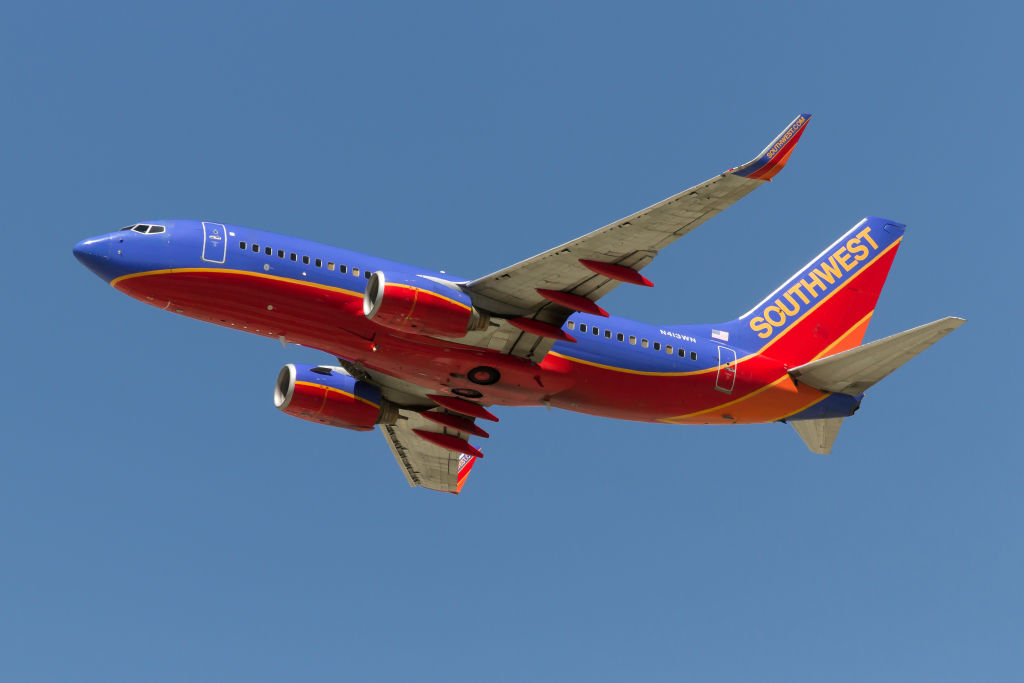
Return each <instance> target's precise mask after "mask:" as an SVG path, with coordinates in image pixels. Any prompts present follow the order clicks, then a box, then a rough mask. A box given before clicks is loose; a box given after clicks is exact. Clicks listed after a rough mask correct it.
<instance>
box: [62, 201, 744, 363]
mask: <svg viewBox="0 0 1024 683" xmlns="http://www.w3.org/2000/svg"><path fill="white" fill-rule="evenodd" d="M74 253H75V256H76V257H77V258H78V260H79V261H81V262H82V263H83V264H84V265H86V266H87V267H88V268H89V269H90V270H92V271H93V272H94V273H96V274H97V275H98V276H99V277H101V278H102V279H103V280H105V281H107V282H113V281H115V280H116V279H118V278H121V277H125V276H129V275H134V274H137V273H143V272H152V271H162V270H171V269H175V270H177V269H192V268H210V269H225V270H235V271H247V272H252V273H264V274H268V275H274V276H277V277H284V278H288V279H292V280H296V281H300V282H310V283H316V284H320V285H325V286H329V287H335V288H339V289H343V290H346V291H349V292H352V293H354V294H357V295H360V296H361V295H362V294H363V292H364V291H365V289H366V281H367V279H368V278H369V276H370V274H371V273H372V272H374V271H378V270H383V271H390V272H400V273H406V274H412V275H424V276H428V277H433V278H439V279H444V280H448V281H453V282H462V281H464V280H463V279H461V278H457V277H453V276H452V275H450V274H445V273H443V272H440V271H431V270H426V269H422V268H417V267H414V266H410V265H407V264H404V263H399V262H396V261H390V260H387V259H382V258H379V257H376V256H369V255H367V254H361V253H358V252H354V251H349V250H347V249H341V248H338V247H333V246H328V245H325V244H321V243H318V242H313V241H310V240H304V239H301V238H297V237H291V236H288V235H281V234H276V233H271V232H264V231H261V230H253V229H251V228H244V227H240V226H235V225H227V224H220V223H210V222H202V221H193V220H180V219H178V220H157V221H147V222H144V223H140V224H137V225H135V226H128V227H126V228H122V229H121V230H118V231H115V232H111V233H108V234H106V235H101V236H98V237H94V238H90V239H87V240H83V241H82V242H79V243H78V244H77V245H75V248H74ZM725 325H728V324H724V325H721V326H718V327H725ZM563 329H564V330H565V331H566V332H567V333H568V334H570V335H571V336H573V337H574V338H575V339H576V340H577V342H576V343H570V342H556V343H555V345H554V346H553V348H552V351H554V352H555V353H558V354H561V355H564V356H569V357H572V358H576V359H579V360H583V361H586V362H590V363H596V364H599V365H608V366H614V367H620V368H629V369H630V370H634V371H638V372H656V373H664V372H671V373H677V372H691V371H697V370H701V369H704V368H708V367H714V366H715V365H717V364H718V363H719V349H718V346H719V345H720V344H722V343H726V344H728V342H729V339H728V331H725V332H723V331H722V330H717V328H716V327H714V326H711V325H687V326H679V325H661V326H658V325H649V324H645V323H640V322H636V321H633V320H629V319H627V318H621V317H618V316H611V317H608V318H605V317H601V316H595V315H589V314H585V313H576V314H574V315H572V316H571V317H570V318H569V320H568V321H567V322H566V324H565V325H564V326H563ZM723 333H724V335H725V338H724V339H722V338H721V335H723ZM713 334H717V335H719V339H717V340H716V339H714V338H713V337H712V335H713ZM740 355H743V354H740Z"/></svg>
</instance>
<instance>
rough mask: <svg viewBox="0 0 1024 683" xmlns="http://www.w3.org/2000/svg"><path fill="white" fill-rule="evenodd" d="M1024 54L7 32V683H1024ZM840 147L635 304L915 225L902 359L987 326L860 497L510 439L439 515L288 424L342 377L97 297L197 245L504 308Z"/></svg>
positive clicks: (310, 11) (944, 19)
mask: <svg viewBox="0 0 1024 683" xmlns="http://www.w3.org/2000/svg"><path fill="white" fill-rule="evenodd" d="M1020 23H1021V15H1020V11H1019V9H1018V8H1017V7H1015V6H1011V5H1009V4H1007V5H1005V6H1001V5H999V4H990V5H978V6H975V7H967V6H964V5H963V4H962V3H955V4H954V3H928V4H924V3H921V4H918V3H906V4H903V3H856V4H855V6H854V5H848V6H841V7H832V6H827V7H826V6H824V5H822V6H819V5H818V4H817V3H808V4H801V3H750V4H749V5H747V4H739V5H737V4H722V3H718V4H713V3H712V5H711V6H706V5H705V6H700V7H682V6H679V5H678V3H668V4H664V5H659V4H644V3H631V4H630V5H629V6H617V5H604V4H598V3H583V4H577V5H560V6H553V5H550V4H547V3H541V4H531V3H516V4H514V5H504V6H502V7H500V8H497V9H495V8H490V7H483V6H481V5H480V4H478V3H465V4H451V3H446V4H442V5H437V6H430V7H428V6H426V5H422V6H421V5H419V4H411V5H404V4H388V5H384V4H381V5H377V6H372V7H365V6H345V5H341V4H340V3H325V4H316V3H308V4H307V3H295V4H290V5H288V6H271V5H262V4H259V3H230V4H225V3H214V4H209V3H194V2H177V3H174V4H173V5H167V6H162V7H157V8H154V7H149V6H144V5H141V4H138V3H123V4H122V3H100V4H96V5H90V6H88V7H86V6H84V5H81V4H79V3H32V4H21V5H17V6H11V7H8V8H6V10H5V20H4V21H3V22H2V25H0V57H2V60H0V74H2V76H3V78H2V84H3V88H2V91H3V101H4V106H3V107H2V108H0V123H2V127H3V131H4V136H3V138H4V144H3V157H4V162H5V163H3V164H2V165H0V180H2V185H3V188H4V191H3V195H2V196H3V198H4V199H3V202H2V203H0V217H2V220H3V229H4V235H5V239H6V240H7V243H6V250H7V259H6V260H5V264H6V267H5V268H3V269H2V271H0V273H2V275H0V277H2V278H3V285H4V291H5V292H6V293H7V296H6V297H5V303H6V311H5V312H6V315H5V318H4V330H5V334H4V335H3V336H2V341H0V344H2V348H3V351H4V354H3V356H4V360H5V363H6V367H5V369H4V372H3V375H4V378H5V385H6V386H5V391H4V392H3V394H2V398H0V402H2V404H3V405H2V407H3V410H2V411H0V420H2V421H3V422H2V423H3V433H4V439H3V443H4V448H3V449H2V450H3V455H2V457H0V540H2V543H3V559H2V562H0V612H2V614H3V618H2V619H0V678H2V679H3V680H12V681H13V680H17V681H66V680H83V681H84V680H95V681H138V680H146V681H181V680H190V681H225V680H244V681H277V680H310V681H313V680H339V679H342V680H346V679H370V680H407V679H409V678H418V679H424V680H436V679H442V678H444V679H446V680H473V681H476V680H523V679H530V680H566V679H569V680H573V679H587V680H623V679H642V680H652V681H658V680H680V679H684V678H689V679H697V680H716V681H749V680H759V681H776V680H777V681H792V680H817V681H860V680H875V681H906V680H1007V679H1012V678H1014V677H1016V676H1018V675H1019V671H1020V668H1021V665H1022V664H1024V661H1022V659H1024V657H1022V654H1024V647H1022V645H1021V638H1020V636H1021V633H1022V630H1024V623H1022V621H1024V619H1022V616H1021V615H1022V614H1024V592H1022V589H1021V584H1020V574H1021V566H1022V562H1024V541H1022V536H1021V533H1020V528H1021V522H1022V513H1024V504H1022V503H1021V496H1020V492H1021V490H1022V485H1024V464H1022V462H1021V447H1020V437H1019V435H1018V433H1017V430H1016V429H1015V428H1014V426H1015V425H1014V422H1015V419H1017V418H1018V413H1019V409H1020V399H1019V394H1018V393H1017V388H1018V387H1019V384H1020V380H1021V372H1020V362H1019V360H1018V354H1016V353H1015V350H1014V342H1013V341H1012V340H1014V339H1017V338H1019V336H1020V334H1021V332H1022V329H1021V323H1020V312H1021V287H1020V284H1019V279H1018V278H1019V263H1018V262H1019V260H1020V257H1019V254H1020V251H1021V247H1022V240H1021V237H1020V230H1019V227H1018V225H1017V223H1018V222H1019V219H1018V216H1019V195H1020V192H1019V187H1020V181H1021V175H1020V172H1019V170H1018V169H1017V159H1019V158H1020V156H1021V153H1022V152H1024V150H1022V144H1021V134H1020V127H1019V112H1020V111H1021V108H1022V106H1021V105H1022V93H1021V89H1020V84H1019V80H1020V69H1021V65H1022V54H1021V50H1020V47H1019V36H1017V31H1016V28H1015V27H1018V26H1019V25H1020ZM805 111H806V112H811V113H813V114H814V119H813V120H812V121H811V123H810V125H809V127H808V130H807V133H806V134H805V136H804V137H803V140H802V141H801V143H800V146H799V147H798V149H797V151H796V152H795V153H794V155H793V157H792V158H791V160H790V164H789V166H788V167H787V168H786V170H785V171H784V172H783V173H782V174H780V175H779V176H778V178H777V179H776V181H775V182H773V183H772V184H771V185H769V186H767V187H765V188H763V189H761V190H759V191H758V192H756V193H755V194H753V195H752V196H750V197H749V198H747V199H746V200H744V201H743V202H742V203H741V204H739V205H736V206H734V207H733V208H731V209H730V210H729V211H727V212H726V213H724V214H722V215H721V216H719V217H716V218H715V219H713V220H712V221H710V222H708V223H706V224H705V225H704V226H702V227H701V228H700V229H699V230H697V231H696V232H694V233H692V234H691V235H689V236H687V237H686V238H685V239H684V240H681V241H680V242H678V243H677V244H675V245H673V246H672V248H670V249H668V250H666V251H665V253H663V254H661V255H660V256H659V257H658V259H657V260H656V261H655V262H654V263H653V264H652V266H651V267H650V268H649V269H648V270H647V271H645V274H647V275H648V276H649V277H650V278H651V279H652V280H654V281H655V282H656V283H657V286H656V287H655V288H654V289H653V290H647V289H644V290H642V291H640V290H639V289H638V288H629V287H620V288H619V289H618V290H616V291H615V292H614V293H613V294H612V295H611V296H609V297H608V298H607V299H606V300H604V301H603V302H602V304H603V305H605V307H606V308H608V309H609V310H611V311H612V312H614V313H616V314H621V315H627V316H630V317H634V318H637V319H639V320H643V321H649V322H665V323H684V322H711V321H716V320H722V319H725V318H729V317H732V316H734V315H737V314H739V313H741V312H743V311H745V310H747V309H748V308H749V307H750V306H751V305H752V304H753V303H754V302H756V301H758V300H760V299H761V297H763V296H764V295H765V294H766V293H767V292H769V291H771V290H772V289H773V288H774V287H775V286H776V285H778V284H779V283H780V282H782V281H783V280H784V279H785V278H786V277H787V276H789V275H790V274H791V273H793V272H794V271H796V270H797V269H798V268H799V267H800V266H801V265H803V264H804V263H806V262H807V260H808V259H809V258H810V257H812V256H813V255H814V254H816V253H818V251H819V250H820V249H821V248H823V247H824V246H825V245H827V244H829V243H830V242H831V241H832V240H833V239H835V237H837V236H838V235H840V234H842V233H843V232H844V231H845V230H846V229H847V228H849V227H850V226H852V225H853V224H854V223H855V222H856V221H857V220H858V219H860V218H861V217H862V216H865V215H869V214H874V215H881V216H886V217H889V218H893V219H896V220H899V221H902V222H905V223H906V224H907V225H908V228H907V233H906V239H905V240H904V244H903V247H902V248H901V250H900V253H899V255H898V256H897V259H896V262H895V265H894V267H893V271H892V273H891V275H890V277H889V280H888V284H887V287H886V289H885V291H884V292H883V294H882V297H881V300H880V302H879V306H878V309H877V312H876V315H875V317H874V319H873V321H872V324H871V327H870V329H869V330H868V338H869V339H876V338H879V337H882V336H885V335H888V334H892V333H895V332H898V331H900V330H902V329H905V328H908V327H912V326H915V325H918V324H921V323H924V322H928V321H930V320H933V319H936V318H939V317H942V316H944V315H961V316H964V317H966V318H968V320H969V322H968V324H967V325H966V326H964V327H963V328H961V329H960V330H958V331H957V332H955V333H954V334H952V335H951V336H950V337H948V338H947V339H945V340H944V341H942V342H941V343H940V344H939V345H937V346H936V347H934V348H933V349H932V350H930V351H929V352H928V353H926V354H924V355H923V356H921V357H919V358H918V359H916V360H915V361H913V363H911V364H910V365H908V366H906V367H904V368H903V369H901V370H899V371H898V372H897V373H896V374H894V375H893V376H892V377H890V378H889V379H887V380H886V381H885V382H884V383H882V384H881V385H879V386H878V387H876V388H875V389H873V390H872V391H871V392H869V394H868V396H867V398H866V400H865V401H864V404H863V407H862V409H861V411H860V412H859V413H858V414H857V416H856V418H854V419H851V420H848V421H847V422H846V424H845V425H844V426H843V429H842V432H841V434H840V436H839V439H838V441H837V444H836V447H835V449H834V451H833V455H831V456H828V457H821V456H813V455H811V454H810V453H808V452H807V451H806V450H805V448H804V446H803V445H802V443H801V442H800V440H799V439H798V437H797V436H796V434H795V433H794V432H793V430H792V429H790V428H789V427H786V426H782V425H764V426H756V427H737V428H693V427H669V426H662V425H647V424H632V423H621V422H613V421H608V420H600V419H597V418H592V417H586V416H581V415H574V414H570V413H564V412H559V411H554V412H551V413H549V412H547V411H545V410H542V409H522V410H510V409H506V410H499V413H500V416H501V418H502V420H501V422H500V423H499V424H498V425H495V426H494V428H493V429H491V430H490V431H491V434H492V438H491V439H490V440H489V442H488V443H487V444H486V446H487V449H486V452H487V458H486V459H485V461H483V462H481V463H480V464H479V465H478V466H477V467H476V468H475V470H474V472H473V474H472V476H471V478H470V480H469V483H468V484H467V487H466V490H465V492H464V494H463V495H462V496H460V497H454V496H446V495H440V494H434V493H431V492H429V491H423V490H412V489H409V488H408V487H407V486H406V484H405V481H404V478H403V477H402V475H401V473H400V471H399V470H398V467H397V465H396V464H395V462H394V460H393V458H392V457H391V455H390V453H389V452H388V450H387V447H386V446H385V444H384V443H383V440H382V439H381V438H380V437H379V436H378V435H375V434H355V433H348V432H345V431H342V430H332V429H328V428H324V427H319V426H316V425H310V424H307V423H304V422H301V421H298V420H294V419H292V418H289V417H287V416H285V415H283V414H281V413H278V412H277V411H275V410H274V408H273V405H272V403H271V392H272V384H273V381H274V378H275V376H276V372H277V370H278V369H279V367H280V366H281V365H282V364H284V363H287V362H293V361H299V362H302V361H307V362H319V361H320V360H322V359H323V356H321V355H320V354H317V353H315V352H311V351H309V350H304V349H299V348H295V347H290V348H288V349H284V348H282V347H281V345H280V344H276V343H273V342H269V341H267V340H265V339H258V338H255V337H248V336H244V335H241V334H239V333H236V332H232V331H228V330H222V329H220V328H215V327H212V326H206V325H203V324H201V323H198V322H195V321H191V320H186V319H182V318H180V317H177V316H173V315H167V314H165V313H162V312H160V311H157V310H155V309H150V308H148V307H146V306H142V305H140V304H138V303H137V302H135V301H133V300H131V299H129V298H127V297H124V296H121V295H119V294H117V293H116V292H114V291H113V290H112V289H111V288H110V287H108V286H106V285H105V284H104V283H103V282H101V281H100V280H99V279H97V278H96V277H94V276H93V275H92V274H91V273H89V272H88V271H86V270H85V269H84V268H82V267H81V266H80V265H79V264H78V263H77V262H76V261H75V260H74V258H73V257H72V255H71V247H72V245H73V244H74V243H75V242H77V241H78V240H79V239H82V238H84V237H87V236H90V235H94V234H98V233H102V232H106V231H108V230H111V229H113V228H116V227H119V226H121V225H125V224H127V223H132V222H136V221H140V220H145V219H147V218H160V217H188V218H202V219H208V220H217V221H225V222H231V223H235V224H239V225H246V226H250V227H254V228H260V229H266V230H272V231H276V232H284V233H288V234H294V235H300V236H303V237H307V238H310V239H315V240H319V241H322V242H327V243H331V244H337V245H340V246H345V247H347V248H351V249H356V250H360V251H365V252H370V253H375V254H378V255H381V256H386V257H389V258H393V259H396V260H399V261H406V262H411V263H415V264H418V265H422V266H424V267H429V268H439V269H447V270H451V271H452V272H458V273H462V274H465V275H467V276H470V277H472V276H476V275H480V274H485V273H488V272H492V271H494V270H496V269H498V268H500V267H501V266H503V265H506V264H508V263H511V262H514V261H517V260H520V259H522V258H525V257H528V256H530V255H532V254H534V253H537V252H540V251H543V250H545V249H547V248H548V247H550V246H553V245H555V244H558V243H561V242H563V241H565V240H567V239H570V238H572V237H575V236H577V235H579V234H582V233H584V232H588V231H589V230H591V229H593V228H596V227H598V226H601V225H604V224H606V223H608V222H609V221H611V220H614V219H616V218H619V217H621V216H624V215H626V214H628V213H630V212H632V211H634V210H636V209H639V208H641V207H643V206H646V205H649V204H651V203H653V202H655V201H658V200H660V199H662V198H664V197H666V196H668V195H670V194H672V193H674V192H676V191H678V190H680V189H683V188H685V187H689V186H690V185H692V184H694V183H696V182H698V181H701V180H704V179H705V178H708V177H710V176H711V175H712V174H714V173H716V172H719V171H721V170H724V169H726V168H729V167H731V166H735V165H737V164H739V163H742V162H744V161H746V160H748V159H749V158H751V157H752V156H753V155H754V154H756V153H757V152H758V151H759V150H760V149H761V148H762V147H763V146H764V144H766V143H767V142H768V141H769V140H770V139H771V138H772V136H774V135H775V134H776V133H777V132H778V131H779V130H781V129H782V127H783V126H785V125H786V123H787V122H789V121H790V120H791V119H792V118H793V116H795V115H796V114H797V113H799V112H805ZM1005 339H1010V340H1011V341H1010V342H1009V343H1008V344H1007V343H1006V342H1005V341H1004V340H1005Z"/></svg>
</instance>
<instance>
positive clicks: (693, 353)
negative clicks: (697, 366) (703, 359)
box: [690, 351, 697, 360]
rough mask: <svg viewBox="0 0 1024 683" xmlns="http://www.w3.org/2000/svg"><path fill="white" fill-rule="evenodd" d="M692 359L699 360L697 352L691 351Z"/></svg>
mask: <svg viewBox="0 0 1024 683" xmlns="http://www.w3.org/2000/svg"><path fill="white" fill-rule="evenodd" d="M690 360H697V352H696V351H690Z"/></svg>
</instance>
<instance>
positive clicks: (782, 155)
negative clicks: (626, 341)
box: [465, 114, 811, 359]
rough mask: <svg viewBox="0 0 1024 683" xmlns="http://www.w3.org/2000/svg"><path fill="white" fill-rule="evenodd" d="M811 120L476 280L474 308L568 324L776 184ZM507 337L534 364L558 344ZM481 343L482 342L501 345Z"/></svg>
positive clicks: (509, 348)
mask: <svg viewBox="0 0 1024 683" xmlns="http://www.w3.org/2000/svg"><path fill="white" fill-rule="evenodd" d="M810 118H811V117H810V114H801V115H800V116H797V117H796V118H795V119H794V120H793V121H792V122H791V123H790V124H789V125H788V126H787V127H786V128H785V130H783V131H782V133H780V134H779V135H778V136H777V137H776V138H775V139H774V140H773V141H772V142H771V144H769V145H768V146H767V147H766V148H765V149H764V151H762V152H761V154H760V155H758V156H757V157H756V158H754V159H753V160H751V161H749V162H747V163H746V164H743V165H742V166H738V167H736V168H733V169H730V170H729V171H726V172H724V173H721V174H719V175H717V176H715V177H713V178H710V179H709V180H706V181H705V182H703V183H701V184H699V185H696V186H694V187H691V188H689V189H688V190H684V191H683V192H680V193H678V194H675V195H673V196H671V197H669V198H668V199H665V200H663V201H661V202H658V203H657V204H655V205H653V206H650V207H648V208H646V209H643V210H642V211H638V212H637V213H634V214H632V215H631V216H627V217H626V218H623V219H621V220H619V221H616V222H614V223H611V224H609V225H606V226H604V227H603V228H599V229H598V230H595V231H593V232H591V233H588V234H586V235H583V236H582V237H579V238H577V239H575V240H573V241H571V242H566V243H565V244H562V245H560V246H558V247H555V248H554V249H549V250H548V251H545V252H544V253H541V254H538V255H536V256H533V257H531V258H528V259H526V260H525V261H521V262H519V263H516V264H515V265H512V266H509V267H508V268H505V269H503V270H499V271H497V272H495V273H491V274H490V275H486V276H484V277H481V278H479V279H477V280H474V281H472V282H470V283H468V284H467V285H465V289H466V291H467V292H468V293H469V295H470V296H471V297H472V298H473V300H474V303H475V304H476V305H478V306H479V307H481V308H483V309H485V310H489V311H492V312H494V313H497V314H499V315H508V316H518V317H523V318H532V319H534V320H537V321H540V322H543V323H546V324H548V325H552V326H554V327H561V325H562V324H563V323H564V322H565V320H566V318H568V316H569V315H571V314H572V313H573V312H574V311H575V310H583V308H580V307H579V305H575V306H572V307H568V306H571V305H572V304H571V301H572V297H577V300H578V301H580V305H583V306H586V304H583V300H586V301H590V302H594V301H597V300H598V299H600V298H601V297H602V296H604V295H605V294H607V293H608V292H610V291H611V290H613V289H614V288H615V287H617V286H618V285H619V283H620V282H623V281H634V282H639V281H640V279H642V276H639V274H638V273H637V272H636V271H639V270H640V269H642V268H643V267H644V266H646V265H647V264H648V263H650V262H651V261H652V260H653V259H654V257H655V256H656V255H657V253H658V251H659V250H661V249H662V248H664V247H666V246H668V245H669V244H671V243H672V242H674V241H676V240H677V239H679V238H680V237H682V236H683V235H685V234H687V233H688V232H690V231H691V230H693V229H694V228H696V227H697V226H699V225H700V224H702V223H703V222H704V221H706V220H708V219H709V218H711V217H712V216H714V215H715V214H717V213H719V212H721V211H723V210H724V209H726V208H728V207H729V206H732V205H733V204H734V203H736V202H737V201H739V200H740V199H742V198H743V197H745V196H746V195H748V194H749V193H750V192H752V191H753V190H754V189H756V188H757V187H760V186H761V185H763V184H764V183H766V182H770V181H771V179H772V178H773V177H774V176H775V175H776V174H777V173H778V172H779V171H780V170H782V168H783V166H785V165H786V162H787V161H788V160H789V157H790V155H791V154H792V152H793V149H794V148H795V146H796V143H797V141H798V140H799V139H800V137H801V135H803V132H804V129H805V128H806V125H807V122H808V121H809V120H810ZM584 262H589V263H584ZM619 273H625V274H626V275H620V274H619ZM629 273H634V274H635V275H637V276H639V278H640V279H635V278H633V277H631V276H630V275H629ZM609 274H611V275H613V276H614V277H609ZM539 290H545V291H546V292H547V294H544V293H541V291H539ZM550 292H555V293H561V294H563V295H567V296H563V297H558V298H562V299H563V300H562V301H558V302H556V301H555V300H553V297H552V296H551V295H550ZM567 301H568V302H569V304H568V305H567ZM504 327H506V326H504V325H502V326H501V328H504ZM499 329H500V328H499ZM504 332H505V334H506V337H507V338H508V342H507V343H506V344H505V345H504V346H505V348H504V350H505V351H506V352H508V353H513V354H515V355H520V356H525V357H531V358H534V359H539V358H540V357H543V355H544V354H546V353H547V351H548V349H550V348H551V344H552V343H553V342H554V339H553V338H545V337H544V336H541V335H537V334H532V333H531V332H530V331H525V330H522V327H521V326H520V327H518V328H517V329H515V331H513V332H509V331H508V330H504ZM480 341H481V342H483V343H481V345H489V346H491V348H493V347H494V345H493V344H489V343H487V341H485V340H480Z"/></svg>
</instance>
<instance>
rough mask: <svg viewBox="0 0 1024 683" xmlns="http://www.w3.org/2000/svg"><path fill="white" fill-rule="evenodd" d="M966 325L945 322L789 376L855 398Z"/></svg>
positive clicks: (959, 320)
mask: <svg viewBox="0 0 1024 683" xmlns="http://www.w3.org/2000/svg"><path fill="white" fill-rule="evenodd" d="M965 322H967V321H966V320H964V319H963V318H956V317H948V318H942V319H941V320H936V321H935V322H931V323H928V324H927V325H921V326H920V327H915V328H913V329H911V330H907V331H905V332H900V333H899V334H894V335H892V336H891V337H886V338H885V339H879V340H878V341H874V342H871V343H870V344H865V345H863V346H858V347H856V348H852V349H849V350H847V351H843V352H841V353H837V354H835V355H832V356H826V357H825V358H819V359H818V360H814V361H811V362H810V363H805V364H804V365H800V366H798V367H795V368H793V369H791V370H790V371H789V375H790V377H792V378H793V379H794V380H797V381H799V382H803V383H804V384H806V385H808V386H811V387H814V388H815V389H820V390H822V391H829V392H832V393H834V394H849V395H851V396H856V395H858V394H861V393H863V392H864V391H865V390H867V389H869V388H870V387H872V386H874V385H875V384H877V383H878V382H880V381H881V380H882V379H884V378H885V377H886V376H888V375H889V373H891V372H892V371H893V370H895V369H896V368H898V367H900V366H901V365H903V364H904V363H906V362H907V361H909V360H910V359H911V358H913V357H914V356H916V355H917V354H919V353H921V352H922V351H924V350H925V349H927V348H928V347H930V346H931V345H932V344H934V343H935V342H937V341H939V340H940V339H942V338H943V337H945V336H946V335H947V334H949V333H950V332H952V331H953V330H955V329H956V328H958V327H960V326H961V325H963V324H964V323H965ZM794 424H796V423H794Z"/></svg>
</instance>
